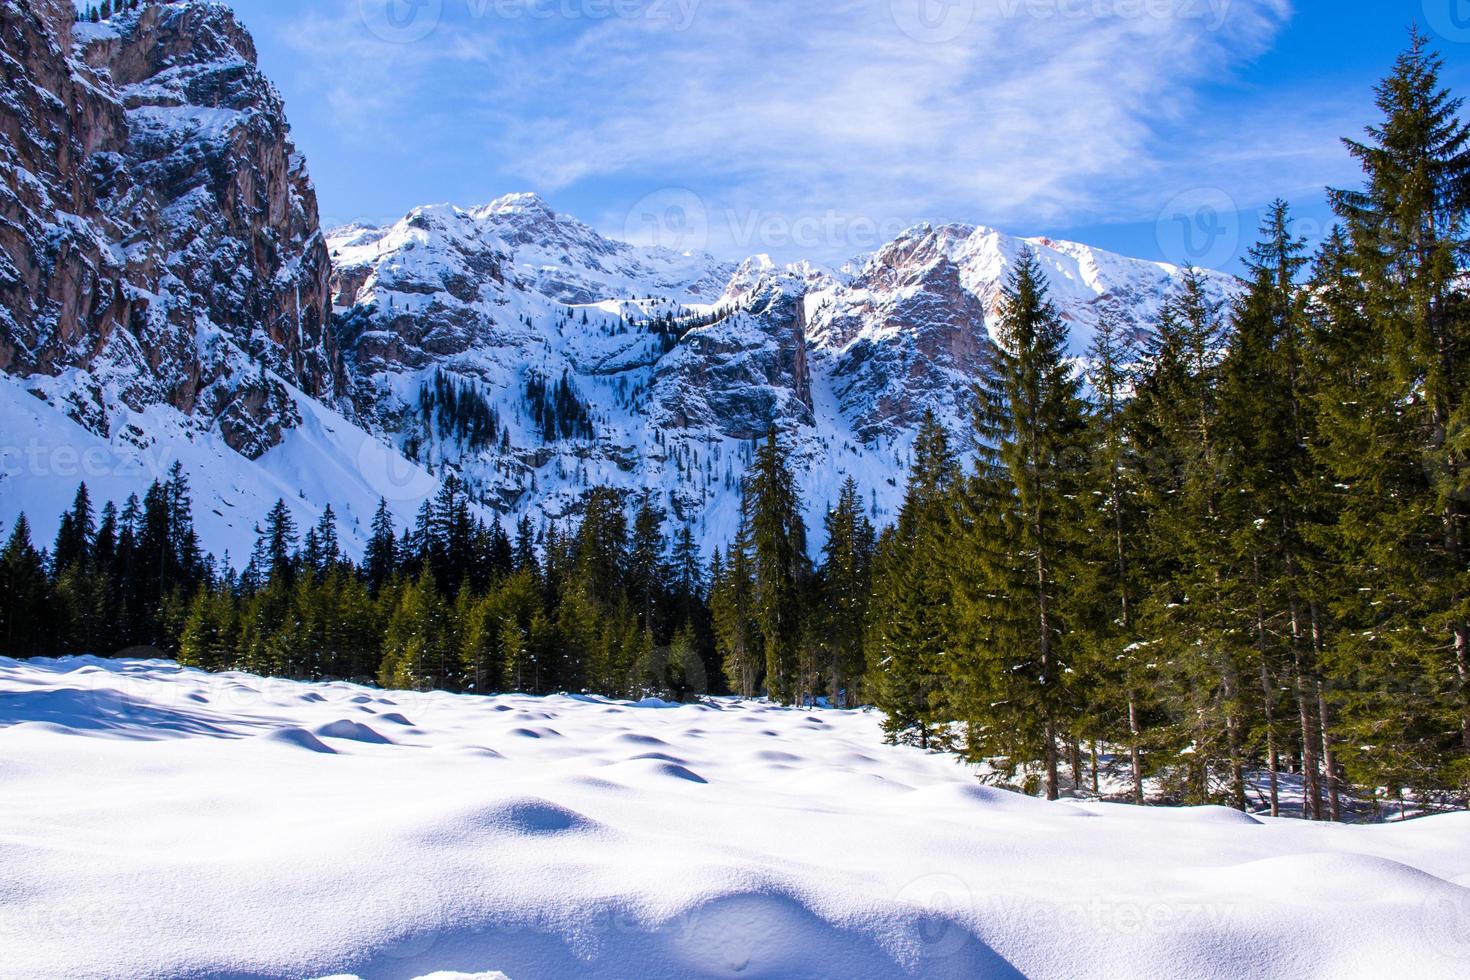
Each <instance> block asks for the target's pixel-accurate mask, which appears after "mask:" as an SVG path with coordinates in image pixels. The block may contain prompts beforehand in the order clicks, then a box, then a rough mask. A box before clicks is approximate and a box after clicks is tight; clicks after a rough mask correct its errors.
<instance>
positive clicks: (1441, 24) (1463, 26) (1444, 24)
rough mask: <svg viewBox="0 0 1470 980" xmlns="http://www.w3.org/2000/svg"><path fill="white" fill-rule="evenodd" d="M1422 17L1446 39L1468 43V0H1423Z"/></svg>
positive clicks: (1469, 11)
mask: <svg viewBox="0 0 1470 980" xmlns="http://www.w3.org/2000/svg"><path fill="white" fill-rule="evenodd" d="M1424 18H1425V19H1426V20H1427V21H1429V26H1430V27H1432V28H1434V33H1436V34H1438V35H1439V36H1440V37H1442V38H1444V39H1445V40H1446V41H1450V42H1452V43H1454V44H1466V43H1470V0H1424Z"/></svg>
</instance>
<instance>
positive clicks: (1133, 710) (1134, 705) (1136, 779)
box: [1128, 688, 1143, 806]
mask: <svg viewBox="0 0 1470 980" xmlns="http://www.w3.org/2000/svg"><path fill="white" fill-rule="evenodd" d="M1141 738H1142V733H1141V732H1140V731H1139V727H1138V695H1137V694H1135V693H1134V692H1133V690H1132V689H1131V688H1130V689H1129V691H1128V755H1129V757H1130V761H1131V762H1132V763H1133V802H1134V804H1135V805H1137V806H1143V750H1142V749H1141V748H1140V746H1139V740H1140V739H1141Z"/></svg>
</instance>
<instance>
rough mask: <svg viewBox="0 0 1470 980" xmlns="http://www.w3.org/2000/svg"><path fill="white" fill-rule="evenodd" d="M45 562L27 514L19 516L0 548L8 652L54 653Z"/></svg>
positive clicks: (0, 604) (2, 626)
mask: <svg viewBox="0 0 1470 980" xmlns="http://www.w3.org/2000/svg"><path fill="white" fill-rule="evenodd" d="M51 612H52V610H51V596H50V587H49V583H48V582H47V580H46V568H45V563H44V562H43V561H42V559H41V555H40V553H39V552H37V551H36V549H35V546H34V545H33V544H32V543H31V525H30V522H29V521H27V520H26V516H25V515H24V514H21V515H20V517H18V518H16V521H15V526H14V527H13V528H12V529H11V531H10V538H9V540H7V541H6V544H5V550H4V551H0V616H3V622H0V636H3V637H4V638H5V650H6V655H7V656H11V657H36V656H45V655H47V654H49V653H51V652H52V644H53V642H54V641H53V633H52V629H53V627H54V622H53V617H52V615H51Z"/></svg>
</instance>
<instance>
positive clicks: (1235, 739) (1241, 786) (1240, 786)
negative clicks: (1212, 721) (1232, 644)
mask: <svg viewBox="0 0 1470 980" xmlns="http://www.w3.org/2000/svg"><path fill="white" fill-rule="evenodd" d="M1224 675H1225V676H1224V678H1223V679H1224V682H1225V699H1226V701H1227V702H1230V703H1231V705H1232V706H1231V708H1230V709H1229V711H1227V712H1226V715H1225V737H1226V739H1227V740H1228V748H1229V751H1230V783H1231V786H1230V791H1231V795H1232V796H1234V797H1235V808H1236V809H1237V810H1239V811H1240V812H1242V813H1245V812H1246V811H1247V810H1249V807H1248V806H1247V804H1246V799H1245V760H1244V759H1243V758H1242V750H1241V738H1240V720H1239V719H1238V718H1237V717H1236V714H1235V708H1234V701H1235V681H1234V678H1233V676H1232V672H1231V670H1230V669H1229V668H1226V670H1225V672H1224Z"/></svg>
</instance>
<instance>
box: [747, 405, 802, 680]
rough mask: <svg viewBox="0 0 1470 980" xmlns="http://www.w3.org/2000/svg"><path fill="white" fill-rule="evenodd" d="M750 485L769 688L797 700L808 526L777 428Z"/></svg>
mask: <svg viewBox="0 0 1470 980" xmlns="http://www.w3.org/2000/svg"><path fill="white" fill-rule="evenodd" d="M747 489H748V492H749V494H750V514H751V522H750V531H751V559H752V561H751V564H752V566H753V572H754V582H755V589H754V594H753V599H754V612H755V622H756V626H757V628H758V629H759V631H760V636H761V645H762V646H763V647H764V649H765V654H766V688H767V691H768V692H769V694H770V696H771V698H772V699H773V700H776V701H779V702H781V703H782V704H794V703H795V702H796V699H797V697H798V695H799V693H800V692H799V690H798V687H799V680H800V678H799V669H800V645H801V640H802V618H801V595H802V587H803V585H804V582H805V577H806V569H807V557H806V526H805V524H804V523H803V521H802V517H801V501H800V497H799V494H798V491H797V488H796V479H795V477H794V476H793V475H792V473H791V465H790V456H789V452H788V450H787V449H786V447H785V446H783V445H782V444H781V440H780V438H779V437H778V436H777V434H776V430H775V428H774V427H772V428H771V429H770V431H769V432H768V433H767V435H766V441H765V442H764V443H762V444H761V447H760V448H759V449H758V450H757V451H756V456H755V462H754V465H753V466H752V467H751V472H750V478H749V481H748V483H747Z"/></svg>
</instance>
